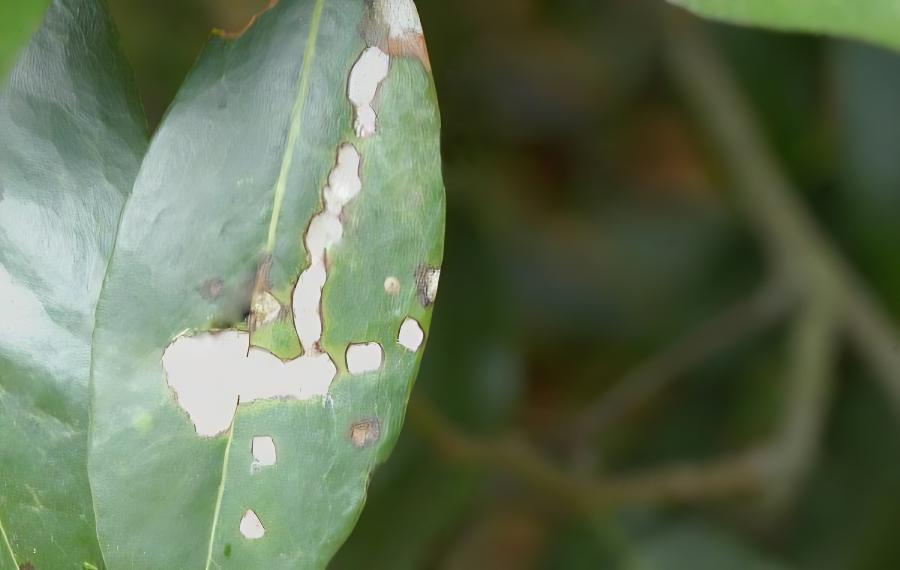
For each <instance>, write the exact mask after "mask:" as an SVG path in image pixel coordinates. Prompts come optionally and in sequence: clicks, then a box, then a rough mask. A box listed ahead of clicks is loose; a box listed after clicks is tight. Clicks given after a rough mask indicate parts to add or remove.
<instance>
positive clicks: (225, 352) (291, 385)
mask: <svg viewBox="0 0 900 570" xmlns="http://www.w3.org/2000/svg"><path fill="white" fill-rule="evenodd" d="M359 166H360V156H359V152H357V150H356V148H354V147H353V145H350V144H345V145H342V146H341V147H340V148H339V149H338V156H337V162H336V164H335V167H334V169H333V170H332V171H331V174H330V175H329V177H328V186H327V187H326V188H325V189H324V191H323V197H324V201H325V207H324V209H323V210H322V212H320V213H319V214H317V215H316V216H315V217H314V218H313V219H312V221H311V222H310V225H309V229H308V230H307V232H306V248H307V251H308V252H309V258H310V266H309V268H308V269H306V271H304V272H303V273H301V274H300V278H299V279H298V280H297V286H296V287H295V288H294V295H293V299H292V309H293V311H294V326H295V328H296V331H297V336H298V338H299V339H300V344H301V345H302V347H303V356H300V357H299V358H296V359H294V360H291V361H288V362H285V361H283V360H281V359H279V358H277V357H276V356H275V355H273V354H271V353H270V352H268V351H265V350H261V349H258V348H250V334H249V333H245V332H240V331H225V332H213V333H209V332H207V333H201V334H197V335H193V336H181V337H179V338H177V339H175V341H174V342H173V343H172V344H170V345H169V347H168V348H167V349H166V351H165V353H164V354H163V359H162V360H163V368H164V369H165V372H166V381H167V382H168V384H169V386H170V387H171V388H172V390H173V391H174V392H175V396H176V398H177V400H178V404H179V405H180V406H181V407H182V408H183V409H184V410H185V411H186V412H187V413H188V415H189V416H190V418H191V421H192V422H193V423H194V426H195V427H196V429H197V433H198V434H200V435H202V436H207V437H212V436H215V435H218V434H220V433H222V432H224V431H226V430H227V429H228V427H229V426H230V425H231V422H232V421H233V420H234V414H235V410H236V408H237V405H238V404H246V403H249V402H254V401H257V400H271V399H275V398H293V399H297V400H308V399H311V398H315V397H326V396H327V395H328V389H329V387H330V386H331V382H332V381H333V380H334V377H335V375H336V374H337V368H336V367H335V365H334V361H333V360H332V359H331V357H330V356H329V355H328V354H327V353H324V352H322V350H321V348H320V347H319V340H320V339H321V337H322V316H321V309H320V305H321V301H322V287H324V286H325V281H326V279H327V278H328V271H327V268H326V265H325V255H326V252H327V250H328V248H329V247H331V246H333V245H334V244H336V243H337V242H339V241H340V239H341V236H342V234H343V226H342V225H341V220H340V216H341V212H342V211H343V209H344V206H346V205H347V203H348V202H350V200H352V199H353V198H354V197H356V195H357V194H359V192H360V190H361V189H362V183H361V181H360V179H359ZM273 300H274V298H273ZM275 302H276V303H277V301H275Z"/></svg>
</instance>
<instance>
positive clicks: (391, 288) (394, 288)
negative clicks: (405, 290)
mask: <svg viewBox="0 0 900 570" xmlns="http://www.w3.org/2000/svg"><path fill="white" fill-rule="evenodd" d="M384 292H385V293H387V294H388V295H396V294H398V293H400V280H399V279H397V278H396V277H388V278H387V279H385V280H384Z"/></svg>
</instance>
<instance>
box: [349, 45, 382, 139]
mask: <svg viewBox="0 0 900 570" xmlns="http://www.w3.org/2000/svg"><path fill="white" fill-rule="evenodd" d="M390 67H391V57H390V56H389V55H388V54H386V53H384V52H383V51H381V49H380V48H377V47H370V48H367V49H366V50H365V51H364V52H363V53H362V55H361V56H359V59H358V60H357V61H356V64H354V66H353V69H351V70H350V81H349V83H348V87H347V90H348V94H349V97H350V102H351V103H353V107H354V111H355V115H356V121H355V124H354V127H355V129H356V136H358V137H360V138H365V137H369V136H372V135H374V134H375V131H376V130H377V120H378V118H377V116H376V114H375V109H374V108H373V107H372V104H373V103H374V101H375V95H376V93H378V86H379V85H381V82H382V81H384V80H385V78H386V77H387V75H388V70H389V69H390Z"/></svg>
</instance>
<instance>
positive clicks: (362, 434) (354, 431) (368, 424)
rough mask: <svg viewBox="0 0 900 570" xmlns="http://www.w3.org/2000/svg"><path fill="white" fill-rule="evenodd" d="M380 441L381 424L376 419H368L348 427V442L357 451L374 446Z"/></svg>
mask: <svg viewBox="0 0 900 570" xmlns="http://www.w3.org/2000/svg"><path fill="white" fill-rule="evenodd" d="M379 439H381V424H379V423H378V419H377V418H368V419H365V420H362V421H360V422H356V423H355V424H353V425H352V426H350V441H352V442H353V445H354V446H356V447H357V448H359V449H363V448H365V447H369V446H371V445H374V444H375V443H377V442H378V440H379Z"/></svg>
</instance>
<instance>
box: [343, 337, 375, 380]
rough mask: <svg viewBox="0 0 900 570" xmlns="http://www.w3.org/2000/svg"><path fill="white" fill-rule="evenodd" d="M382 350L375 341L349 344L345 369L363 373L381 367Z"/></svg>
mask: <svg viewBox="0 0 900 570" xmlns="http://www.w3.org/2000/svg"><path fill="white" fill-rule="evenodd" d="M383 360H384V351H383V350H382V349H381V345H380V344H378V343H377V342H368V343H365V344H351V345H350V346H348V347H347V370H349V371H350V374H364V373H366V372H374V371H375V370H378V369H379V368H381V363H382V361H383Z"/></svg>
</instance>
